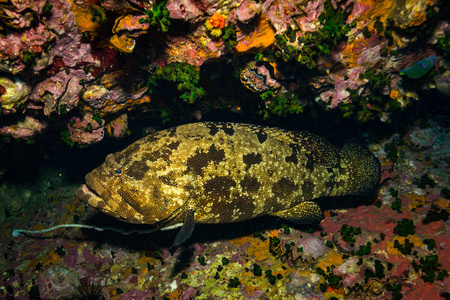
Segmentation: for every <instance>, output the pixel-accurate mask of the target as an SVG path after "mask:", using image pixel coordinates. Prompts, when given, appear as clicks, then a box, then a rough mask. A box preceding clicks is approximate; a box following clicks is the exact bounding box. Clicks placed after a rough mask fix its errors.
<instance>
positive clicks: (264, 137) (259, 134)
mask: <svg viewBox="0 0 450 300" xmlns="http://www.w3.org/2000/svg"><path fill="white" fill-rule="evenodd" d="M256 137H257V138H258V141H259V142H260V143H261V144H262V143H264V142H265V141H266V140H267V134H265V133H264V132H262V131H259V132H257V133H256Z"/></svg>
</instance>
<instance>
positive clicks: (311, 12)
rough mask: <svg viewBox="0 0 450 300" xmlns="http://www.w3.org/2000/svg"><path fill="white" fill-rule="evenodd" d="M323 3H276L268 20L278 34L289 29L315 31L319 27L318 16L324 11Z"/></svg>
mask: <svg viewBox="0 0 450 300" xmlns="http://www.w3.org/2000/svg"><path fill="white" fill-rule="evenodd" d="M323 2H324V1H323V0H318V1H298V2H295V1H274V2H273V3H272V4H271V5H270V7H269V8H268V10H267V18H268V19H269V20H270V23H271V24H272V25H273V26H274V27H275V30H276V34H283V33H284V32H286V30H288V29H294V30H300V32H306V31H314V30H316V29H317V27H318V26H319V23H318V16H319V15H320V13H321V12H322V11H323Z"/></svg>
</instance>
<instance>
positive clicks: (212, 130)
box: [207, 123, 219, 136]
mask: <svg viewBox="0 0 450 300" xmlns="http://www.w3.org/2000/svg"><path fill="white" fill-rule="evenodd" d="M207 127H208V129H209V135H211V136H214V135H216V133H218V132H219V128H217V126H216V125H214V124H211V123H208V124H207Z"/></svg>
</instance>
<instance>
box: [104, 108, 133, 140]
mask: <svg viewBox="0 0 450 300" xmlns="http://www.w3.org/2000/svg"><path fill="white" fill-rule="evenodd" d="M127 128H128V116H127V114H122V115H120V116H118V117H117V118H115V119H113V120H111V121H109V122H108V123H106V133H108V135H110V136H113V137H115V138H121V137H123V136H124V135H125V133H126V132H127Z"/></svg>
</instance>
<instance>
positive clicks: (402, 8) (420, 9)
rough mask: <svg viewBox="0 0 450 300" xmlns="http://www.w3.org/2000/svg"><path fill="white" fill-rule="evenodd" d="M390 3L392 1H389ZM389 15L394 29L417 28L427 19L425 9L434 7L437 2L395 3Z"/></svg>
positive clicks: (427, 0) (412, 1)
mask: <svg viewBox="0 0 450 300" xmlns="http://www.w3.org/2000/svg"><path fill="white" fill-rule="evenodd" d="M391 2H392V1H391ZM394 3H395V4H394V5H393V7H392V11H391V13H390V18H392V20H393V22H394V24H395V26H396V27H398V28H401V29H406V28H408V27H413V26H419V25H421V24H422V23H423V22H425V21H426V19H427V8H430V7H432V6H436V5H437V4H438V1H437V0H426V1H423V0H406V1H398V0H397V1H395V2H394Z"/></svg>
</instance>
